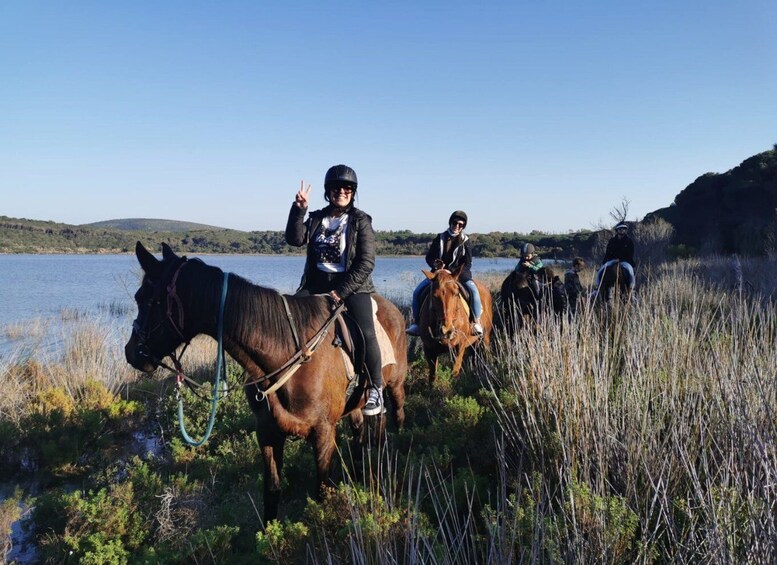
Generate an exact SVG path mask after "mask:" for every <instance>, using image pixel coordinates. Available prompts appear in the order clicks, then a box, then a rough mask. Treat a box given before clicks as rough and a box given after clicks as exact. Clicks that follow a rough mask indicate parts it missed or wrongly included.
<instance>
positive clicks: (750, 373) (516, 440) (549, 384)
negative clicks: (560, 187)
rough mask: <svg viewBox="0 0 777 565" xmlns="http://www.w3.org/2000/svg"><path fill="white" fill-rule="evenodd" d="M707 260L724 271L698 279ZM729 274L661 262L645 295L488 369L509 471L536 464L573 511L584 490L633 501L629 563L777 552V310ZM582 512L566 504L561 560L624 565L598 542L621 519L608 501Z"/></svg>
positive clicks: (506, 346)
mask: <svg viewBox="0 0 777 565" xmlns="http://www.w3.org/2000/svg"><path fill="white" fill-rule="evenodd" d="M705 269H706V270H710V269H718V270H719V273H718V274H719V278H716V277H715V276H713V277H708V276H705V277H704V281H702V279H701V278H700V276H699V275H700V273H701V272H702V271H704V270H705ZM724 274H727V271H725V265H724V264H721V263H714V262H713V263H710V262H708V263H707V264H706V265H701V264H700V263H697V262H684V263H680V264H675V265H667V266H664V267H662V269H661V274H660V276H656V277H654V278H652V279H650V280H649V281H647V284H645V285H643V286H642V287H641V289H640V293H639V301H638V303H636V304H631V305H628V306H624V307H621V306H619V307H616V308H614V309H613V310H611V311H609V312H605V313H601V312H591V311H589V312H587V313H585V314H584V315H583V316H581V317H580V318H579V319H578V320H577V321H575V322H574V323H572V324H568V325H567V326H566V327H565V328H564V329H562V328H561V327H560V326H559V325H558V324H556V323H554V322H553V321H552V320H546V321H545V323H544V324H542V325H541V327H540V329H539V331H538V332H537V333H531V332H524V333H519V334H517V335H516V336H514V337H511V338H504V337H503V338H502V343H501V348H500V349H501V353H500V354H499V355H497V363H496V365H495V366H493V367H492V368H491V370H490V371H489V383H490V385H491V387H492V389H493V390H494V392H495V393H496V396H497V398H498V399H499V400H498V401H497V402H496V409H497V412H498V415H499V420H500V422H501V426H502V429H503V431H504V433H505V435H506V441H507V443H508V446H509V449H508V452H511V453H513V454H514V457H513V460H512V465H513V467H514V468H515V469H520V472H521V473H532V472H536V473H539V474H540V476H541V477H542V481H543V485H544V490H543V493H544V494H543V496H544V497H546V498H547V499H548V500H550V501H553V500H555V501H556V503H557V504H559V505H561V504H563V505H565V507H572V508H574V506H575V502H576V496H575V494H574V493H575V492H576V489H579V486H580V485H584V486H585V487H586V488H588V489H590V495H592V496H599V497H601V499H602V500H605V501H606V500H608V499H612V497H621V498H622V499H623V500H624V501H625V503H626V504H627V505H628V507H629V508H630V509H631V510H632V511H633V512H634V513H636V516H637V517H638V520H639V528H638V530H637V531H638V535H637V536H636V537H635V539H634V540H633V543H632V544H631V545H629V546H628V547H629V550H628V552H625V553H624V551H623V548H622V547H621V550H620V555H621V556H623V557H628V558H629V559H638V560H640V561H652V560H654V559H659V560H664V559H671V560H679V561H681V562H685V561H694V562H742V561H748V562H762V561H764V560H768V559H767V558H768V557H769V556H772V557H773V556H774V555H777V547H775V546H776V544H777V449H776V448H775V445H776V440H777V420H776V419H775V414H777V387H776V385H775V367H777V350H776V349H775V347H774V344H775V337H777V310H776V309H775V306H774V304H772V303H771V302H769V301H764V300H758V299H757V298H756V299H753V300H750V299H743V298H742V297H741V295H740V294H739V293H738V292H733V291H731V290H729V289H730V286H729V285H728V284H727V281H726V279H725V277H724V276H723V275H724ZM717 280H723V281H724V282H723V284H722V285H720V284H716V281H717ZM577 492H578V497H579V492H580V491H579V490H578V491H577ZM589 498H590V496H589ZM578 518H580V513H579V512H568V513H566V518H565V520H566V521H565V523H564V524H563V528H562V529H561V530H560V531H562V532H563V536H564V537H566V539H567V540H568V544H567V545H566V547H567V548H568V550H571V551H572V553H571V554H569V555H565V558H572V559H573V560H579V561H586V562H590V561H597V562H598V561H610V560H612V557H613V553H612V552H613V551H614V546H613V545H612V544H609V543H604V542H602V543H598V544H593V543H591V540H592V539H593V538H596V537H597V536H598V537H599V538H600V539H601V540H607V539H608V536H607V533H608V531H609V529H610V528H612V527H613V524H612V521H611V520H610V521H609V522H608V519H607V513H606V512H605V510H604V506H602V508H600V509H599V510H598V513H594V514H593V515H589V516H587V517H586V520H587V523H583V522H581V521H578ZM584 541H585V543H583V542H584ZM621 541H622V540H621Z"/></svg>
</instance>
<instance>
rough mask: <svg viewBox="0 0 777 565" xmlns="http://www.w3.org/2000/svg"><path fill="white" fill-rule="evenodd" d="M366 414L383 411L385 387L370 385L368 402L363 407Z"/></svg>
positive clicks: (370, 414) (373, 414)
mask: <svg viewBox="0 0 777 565" xmlns="http://www.w3.org/2000/svg"><path fill="white" fill-rule="evenodd" d="M362 412H364V415H365V416H375V415H376V414H380V413H381V412H383V388H382V387H378V388H376V387H370V388H369V390H368V392H367V404H365V405H364V408H362Z"/></svg>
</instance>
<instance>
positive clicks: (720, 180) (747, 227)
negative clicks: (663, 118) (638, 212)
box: [645, 145, 777, 255]
mask: <svg viewBox="0 0 777 565" xmlns="http://www.w3.org/2000/svg"><path fill="white" fill-rule="evenodd" d="M651 218H662V219H664V220H666V221H667V222H669V223H670V224H672V226H673V227H674V232H675V235H674V241H675V243H676V244H682V245H685V246H687V247H688V248H689V249H690V250H691V251H692V252H694V251H695V252H700V253H704V254H706V253H724V254H729V253H741V254H745V255H762V254H769V255H771V254H773V253H775V252H777V145H775V147H774V149H773V150H771V151H765V152H763V153H759V154H758V155H754V156H752V157H750V158H749V159H745V160H744V161H743V162H742V163H741V164H740V165H739V166H738V167H735V168H733V169H731V170H730V171H727V172H725V173H722V174H717V173H706V174H704V175H702V176H700V177H699V178H697V179H696V180H695V181H694V182H692V183H691V184H689V185H688V186H687V187H686V188H685V190H683V191H682V192H680V194H678V195H677V196H676V197H675V199H674V203H673V204H672V205H671V206H669V207H667V208H662V209H660V210H656V211H655V212H653V213H651V214H648V215H647V216H646V217H645V220H646V221H648V220H650V219H651Z"/></svg>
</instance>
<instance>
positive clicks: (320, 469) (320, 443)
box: [309, 422, 336, 498]
mask: <svg viewBox="0 0 777 565" xmlns="http://www.w3.org/2000/svg"><path fill="white" fill-rule="evenodd" d="M309 441H310V442H311V443H312V444H313V455H314V457H315V458H316V475H317V477H318V496H319V498H320V497H321V496H322V495H323V492H324V487H325V486H327V484H329V482H330V477H329V475H330V473H331V472H332V457H333V455H334V452H335V448H336V431H335V426H334V424H332V423H331V422H324V423H321V424H319V425H318V426H316V427H315V428H314V429H313V433H312V434H311V437H310V438H309Z"/></svg>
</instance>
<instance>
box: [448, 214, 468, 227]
mask: <svg viewBox="0 0 777 565" xmlns="http://www.w3.org/2000/svg"><path fill="white" fill-rule="evenodd" d="M453 220H461V221H462V222H464V227H465V228H466V227H467V213H466V212H465V211H464V210H456V211H455V212H454V213H453V214H451V217H450V218H448V225H451V223H453Z"/></svg>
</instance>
